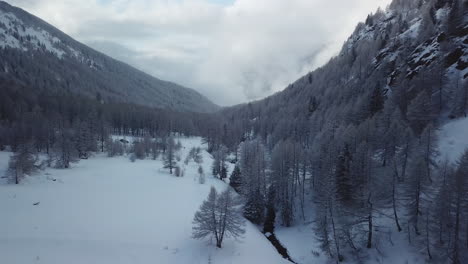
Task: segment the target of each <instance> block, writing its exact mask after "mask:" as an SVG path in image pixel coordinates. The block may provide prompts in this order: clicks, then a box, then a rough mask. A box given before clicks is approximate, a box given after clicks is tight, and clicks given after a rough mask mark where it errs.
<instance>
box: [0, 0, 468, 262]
mask: <svg viewBox="0 0 468 264" xmlns="http://www.w3.org/2000/svg"><path fill="white" fill-rule="evenodd" d="M37 1H38V2H37V6H35V7H40V6H41V5H42V7H47V8H39V9H34V8H33V7H32V6H31V5H32V4H31V3H32V2H33V1H19V2H17V3H20V2H21V4H22V6H23V5H24V6H26V7H30V8H31V9H32V10H38V12H39V11H40V10H42V9H44V10H48V8H52V9H53V7H54V6H53V5H47V4H44V2H43V1H54V0H37ZM269 1H270V0H268V5H266V4H265V3H263V6H262V4H260V6H259V7H261V8H258V10H257V11H258V12H260V13H261V14H263V15H267V14H265V13H262V12H264V11H265V9H266V8H267V7H268V6H269V5H270V2H269ZM334 1H335V0H334ZM340 1H345V2H346V3H347V4H350V3H351V4H350V6H353V5H354V6H356V7H358V8H362V6H361V5H360V4H356V3H358V2H359V1H358V0H352V1H351V0H349V1H348V0H336V3H338V2H340ZM11 2H13V1H11ZM94 2H96V3H95V4H96V5H95V8H96V9H99V8H100V7H102V6H107V5H110V6H113V5H114V4H115V5H116V6H114V7H115V8H114V9H113V12H114V13H112V12H111V13H106V14H108V15H114V17H113V19H114V21H111V20H108V21H107V24H106V23H104V26H103V29H101V28H100V29H99V30H102V31H97V32H98V33H96V34H97V35H98V37H101V35H100V34H102V35H105V34H103V32H104V31H105V29H104V28H107V29H108V30H109V31H111V32H114V31H116V32H117V33H118V35H119V36H120V35H121V33H122V32H124V31H126V33H132V34H129V35H128V36H126V37H127V38H128V39H127V40H128V43H132V44H135V43H138V47H140V44H141V50H139V51H138V52H135V54H137V55H138V56H140V55H141V56H142V59H143V60H145V58H146V59H151V61H153V62H154V63H155V68H158V66H160V65H166V66H167V65H170V66H168V67H169V68H170V69H167V71H171V70H173V71H174V74H172V75H171V76H177V78H176V80H181V81H182V79H183V77H182V76H183V74H182V72H184V71H186V70H187V69H188V68H185V67H186V66H187V65H188V64H191V63H192V64H196V65H197V66H199V67H200V68H203V71H201V72H203V73H206V72H205V71H206V69H208V68H210V67H211V66H213V65H211V64H210V63H208V62H207V61H205V55H207V54H203V53H198V52H199V50H198V49H201V48H206V47H211V46H210V45H212V43H210V42H211V41H210V39H207V38H203V37H200V36H203V34H202V35H197V34H199V33H200V32H201V31H205V29H207V30H208V29H209V30H213V31H209V32H216V33H212V34H220V35H221V36H217V37H221V38H223V37H224V36H225V35H224V34H226V35H230V34H232V33H233V32H236V27H234V26H235V25H237V24H236V23H240V24H244V23H245V24H248V23H249V22H248V20H246V21H241V22H239V20H237V19H239V18H238V17H237V15H240V14H241V13H242V12H237V11H236V9H235V7H236V6H238V5H240V4H244V5H245V4H246V1H241V0H236V1H234V2H233V3H230V4H225V3H223V4H221V3H217V4H214V3H211V0H197V1H187V0H182V1H174V3H175V2H177V4H174V5H172V4H171V5H170V12H169V11H168V12H167V14H159V15H160V16H161V17H160V16H153V14H152V13H151V16H149V17H151V18H149V17H145V15H146V16H148V14H150V13H146V12H135V13H130V15H128V13H126V11H128V10H125V8H124V7H127V8H129V9H131V8H136V6H138V5H137V4H135V6H131V7H130V6H128V5H129V3H130V2H129V1H116V2H119V4H118V5H117V4H116V3H114V1H93V3H94ZM150 2H151V1H150ZM162 2H164V4H161V5H162V6H161V7H167V6H166V5H169V4H168V3H169V1H161V3H162ZM166 2H167V3H166ZM207 2H209V3H207ZM248 2H249V3H252V5H254V4H258V3H261V1H260V0H257V1H250V0H249V1H248ZM271 2H274V3H277V4H280V5H279V6H281V7H288V8H289V7H290V8H291V13H294V8H292V7H293V6H295V7H296V8H297V6H296V5H294V4H292V3H293V2H294V3H295V4H297V3H299V2H300V4H301V5H305V4H306V2H309V1H294V0H275V1H271ZM310 2H314V3H318V2H320V1H319V0H310ZM132 3H133V2H132ZM142 3H144V4H142ZM158 3H159V2H158ZM341 3H344V2H341ZM29 4H31V5H29ZM140 4H141V6H140V7H139V8H143V9H145V10H146V9H147V8H148V9H149V7H147V6H150V4H149V2H148V1H143V0H142V1H141V3H140ZM185 4H190V5H189V6H188V7H185V8H187V9H188V10H189V11H190V12H189V13H190V14H191V15H190V16H189V17H188V18H187V19H189V20H187V21H185V20H184V19H185V16H182V15H181V16H179V12H178V11H180V10H179V9H178V8H180V5H185ZM191 4H194V5H195V6H191ZM204 4H207V5H208V6H209V8H206V9H204V8H202V9H203V10H204V11H206V12H208V13H209V14H212V13H211V12H213V14H214V13H216V12H220V13H217V15H214V17H215V18H213V17H211V18H210V19H206V17H204V16H206V15H207V14H206V13H205V12H201V13H200V14H198V12H194V10H198V9H197V8H196V7H200V6H198V5H201V6H204ZM271 5H274V4H271ZM61 7H62V8H64V10H69V11H70V9H68V7H67V6H66V5H64V6H61ZM151 7H153V8H154V9H158V8H155V6H154V5H151ZM158 7H160V6H158ZM307 7H308V8H311V10H312V9H314V8H315V6H313V5H312V6H307ZM251 8H252V7H251V6H249V5H247V9H246V10H249V12H250V11H252V10H253V9H251ZM283 9H284V8H281V10H283ZM299 9H301V8H299ZM331 9H333V8H331ZM331 9H330V10H331ZM27 10H30V9H27ZM184 10H185V9H184ZM330 10H328V9H327V8H323V12H332V11H333V10H331V11H330ZM173 11H174V12H173ZM186 11H187V10H186ZM257 11H255V12H257ZM296 11H298V9H296ZM321 11H322V10H321ZM349 11H350V12H351V11H352V10H351V9H350V10H349ZM50 12H51V14H53V13H54V12H53V11H50ZM70 12H71V11H70ZM86 12H94V10H93V11H91V10H87V11H86ZM95 12H96V13H93V14H90V16H91V15H94V18H96V21H94V20H92V19H90V21H87V22H88V23H90V24H88V26H89V25H92V26H93V25H94V23H97V20H99V19H100V18H102V15H101V14H100V13H99V11H95ZM255 12H254V13H255ZM247 13H248V12H247ZM273 13H274V14H275V19H277V18H276V13H278V11H276V12H273ZM332 13H333V12H332ZM48 14H49V13H48ZM55 14H57V12H56V13H55ZM96 14H99V15H98V16H96ZM124 14H126V15H124ZM136 14H138V15H136ZM213 14H212V15H213ZM233 14H234V15H235V16H234V17H236V19H233V18H232V19H233V20H232V21H231V20H230V19H220V17H223V16H222V15H233ZM333 14H334V13H333ZM65 15H66V14H65ZM140 15H141V16H142V17H141V20H139V23H140V24H138V23H136V20H135V17H136V16H140ZM166 15H167V16H171V15H176V17H177V18H176V19H174V21H175V22H174V21H172V20H165V19H164V16H166ZM270 15H271V14H270ZM154 17H156V19H155V20H152V19H154ZM182 17H183V18H184V19H182ZM44 18H45V19H46V18H47V16H44ZM255 18H256V19H257V18H260V16H258V17H255ZM80 19H81V18H80ZM158 19H160V20H158ZM190 19H193V21H192V20H190ZM217 19H220V20H222V21H223V22H225V23H227V24H228V25H226V24H223V23H219V25H216V27H214V29H213V28H212V26H211V25H212V24H217V23H213V21H218V20H217ZM293 20H294V19H293ZM57 21H60V19H58V20H54V22H57ZM67 21H68V20H67ZM109 21H111V22H110V23H109ZM188 21H190V22H188ZM207 21H208V22H207ZM235 21H237V22H235ZM363 21H364V22H361V23H358V24H357V26H356V28H355V30H354V31H353V32H352V34H350V36H349V37H348V38H347V40H346V41H344V45H343V46H342V48H341V50H340V51H339V52H337V53H336V56H334V57H331V58H330V60H329V61H328V62H327V63H326V64H324V65H323V66H321V67H319V68H317V69H315V70H314V69H310V72H308V73H307V74H305V75H303V76H302V77H300V78H299V79H297V80H295V81H294V80H289V81H292V82H291V83H290V84H289V85H288V86H287V87H285V88H284V90H282V91H279V92H276V93H273V91H274V90H273V89H272V87H269V86H270V81H269V80H263V82H262V83H265V85H264V86H265V87H264V88H263V90H265V92H267V91H271V95H270V96H268V97H266V98H264V99H261V100H256V101H250V102H246V103H241V104H238V105H234V106H226V107H219V106H218V105H216V104H215V103H213V102H211V101H210V100H208V99H207V98H206V97H205V96H203V95H202V94H200V93H199V92H197V91H195V90H192V89H189V88H185V87H183V86H181V85H178V84H175V83H172V82H168V81H162V80H160V79H157V78H156V77H153V76H151V75H148V74H146V73H144V72H142V71H140V70H138V69H136V68H133V67H131V66H129V65H127V64H125V63H124V62H120V61H117V60H115V59H112V58H111V57H109V56H107V55H105V54H103V53H100V52H98V51H95V50H93V49H92V48H90V47H88V46H86V45H84V44H82V43H80V42H78V41H76V40H74V39H73V38H71V37H69V36H68V35H66V34H65V33H64V32H62V31H60V30H59V29H58V28H55V27H54V26H52V25H50V24H48V23H47V22H45V21H43V20H41V19H40V18H38V17H35V16H34V15H32V14H30V13H28V12H26V11H24V10H23V9H20V8H17V7H14V6H12V5H10V4H8V3H6V2H4V1H1V0H0V264H3V263H5V264H30V263H45V264H62V263H71V264H73V263H76V264H81V263H96V264H107V263H109V264H111V263H112V264H114V263H122V264H127V263H142V264H147V263H161V264H166V263H168V264H185V263H187V264H192V263H194V264H199V263H200V264H202V263H208V264H231V263H232V264H238V263H239V264H243V263H247V264H250V263H252V264H283V263H296V264H332V263H333V264H336V263H346V264H426V263H430V264H464V263H468V221H467V219H468V117H467V116H468V1H466V0H392V1H389V5H388V6H387V7H382V8H379V9H377V11H376V12H375V13H371V14H370V15H368V16H367V19H365V20H363ZM293 22H294V21H290V20H288V19H286V20H285V21H284V25H282V26H284V27H285V30H286V32H288V34H286V35H289V32H291V34H292V35H296V33H297V32H298V31H299V30H297V28H295V27H293V26H291V24H290V23H292V24H294V23H293ZM325 22H326V23H329V22H330V21H329V20H326V21H325V20H324V23H325ZM80 23H81V20H79V23H77V24H76V25H75V26H77V27H79V24H80ZM134 23H136V24H134ZM151 23H157V24H158V23H160V24H158V25H159V26H160V28H157V29H156V30H153V29H151V30H148V31H147V32H146V31H144V32H143V34H142V35H138V34H135V35H133V33H136V32H133V31H138V32H139V30H140V27H144V28H145V29H148V27H150V26H149V25H151ZM167 23H169V24H171V23H175V24H171V25H172V26H169V24H167ZM179 23H181V24H179ZM197 23H202V25H204V26H200V25H199V24H197ZM203 23H208V24H210V26H207V25H205V24H203ZM192 24H193V25H192ZM267 24H268V23H267ZM197 25H198V26H200V28H203V30H199V28H197V29H196V30H194V29H195V28H192V27H196V26H197ZM126 26H128V28H126ZM231 26H232V27H231ZM237 26H238V25H237ZM248 26H249V29H250V28H251V29H252V30H253V29H255V30H260V31H262V30H265V31H269V30H271V29H270V28H268V27H266V28H262V27H261V24H260V25H256V24H255V25H248ZM254 26H256V28H254ZM315 26H317V25H311V28H310V32H302V31H303V30H300V31H301V32H300V34H308V35H311V36H314V37H315V34H316V33H317V32H318V31H316V30H317V29H316V28H314V27H315ZM120 27H122V28H120ZM218 27H219V28H218ZM317 27H320V28H321V26H320V25H319V26H317ZM93 28H94V26H93ZM162 28H163V29H164V30H160V29H162ZM336 28H342V27H341V25H336ZM121 30H122V32H120V31H121ZM158 30H160V31H158ZM166 30H167V31H168V32H169V33H170V34H169V33H168V35H171V36H172V32H173V31H172V30H175V31H177V32H179V31H178V30H182V31H183V32H188V35H183V36H181V35H177V34H175V35H176V43H177V44H174V43H173V42H167V43H166V42H165V41H166V40H167V39H164V38H163V37H161V36H162V35H161V36H160V35H159V34H163V33H167V32H163V31H166ZM129 31H132V32H129ZM319 31H320V30H319ZM221 32H222V34H221ZM274 32H276V31H274ZM293 32H294V34H293ZM140 33H141V32H140ZM270 33H271V32H270ZM75 34H77V35H78V36H79V35H80V34H78V33H76V32H75ZM151 34H154V35H157V36H156V37H161V38H162V39H158V40H160V42H161V43H160V42H159V41H158V44H161V45H162V46H158V47H157V48H154V47H153V44H154V43H151V42H150V41H149V40H148V39H149V38H148V37H149V35H151ZM122 35H124V34H122ZM273 35H275V34H273ZM194 36H195V38H192V37H194ZM267 36H270V35H269V34H266V35H265V36H264V35H262V34H247V36H244V37H245V38H246V39H244V40H243V41H245V43H244V42H242V41H240V43H237V42H236V43H230V44H229V45H227V47H223V52H221V53H222V54H221V53H220V54H217V52H218V51H216V52H214V54H215V55H217V57H221V56H224V52H225V53H230V54H229V55H234V56H233V57H236V56H237V53H238V52H240V53H239V54H244V53H242V52H245V50H248V48H249V46H255V45H254V44H252V45H251V43H256V41H253V39H256V38H259V39H261V41H260V43H268V45H275V43H274V41H272V40H270V39H269V38H268V37H267ZM317 36H319V35H317ZM316 38H317V39H320V37H316ZM103 39H104V38H103ZM156 39H157V38H156ZM272 39H274V38H272ZM190 40H191V41H190ZM104 41H105V39H104ZM145 41H146V42H145ZM251 41H252V42H251ZM287 41H294V40H292V39H291V40H289V39H288V40H287ZM114 44H115V43H114ZM179 44H181V45H180V46H179ZM129 45H130V44H129ZM326 45H327V44H326V43H323V46H326ZM319 46H320V45H319ZM145 48H146V49H148V50H146V51H147V52H148V53H145V52H146V51H145V52H142V50H144V49H145ZM172 48H173V49H172ZM264 48H265V50H267V51H268V50H269V47H267V45H265V47H264ZM325 49H326V48H325ZM123 50H125V49H123ZM271 50H272V52H271V53H272V54H273V53H275V55H279V56H283V55H284V54H278V52H273V51H275V49H271ZM140 51H141V53H139V52H140ZM210 52H211V51H210ZM267 53H268V52H267ZM292 53H295V52H292ZM309 53H310V52H309ZM312 53H313V54H315V53H316V51H314V52H312ZM319 53H320V52H319ZM135 54H128V55H129V56H130V55H132V56H137V55H135ZM317 54H318V53H317ZM211 55H213V54H211ZM244 55H245V54H244ZM257 55H258V54H254V53H253V54H251V58H250V56H249V58H248V59H249V60H251V62H249V63H245V64H249V68H250V67H251V65H253V66H252V67H254V68H256V67H261V66H262V65H264V64H263V63H260V62H259V63H258V65H257V64H256V63H257V61H256V60H257V59H261V57H262V56H263V55H262V56H260V55H258V56H257ZM270 55H271V54H270ZM270 55H268V56H270ZM296 55H297V56H298V57H301V58H300V59H298V60H301V61H302V60H304V58H302V57H303V56H302V55H301V56H299V55H300V52H297V54H296ZM296 55H295V56H296ZM145 56H147V57H145ZM158 56H162V57H158ZM268 56H267V57H268ZM284 56H287V55H284ZM314 56H320V54H319V55H313V56H312V57H314ZM144 57H145V58H144ZM123 58H125V56H123ZM161 58H163V59H162V60H164V61H158V60H159V59H161ZM169 58H170V59H169ZM182 58H189V59H182ZM226 58H229V56H226ZM165 59H167V60H168V61H165ZM175 59H177V60H178V62H177V63H175V62H174V61H173V60H175ZM314 60H315V59H314ZM169 61H170V62H169ZM240 61H241V62H239V63H240V64H243V61H242V60H240ZM260 61H261V60H260ZM159 63H161V64H159ZM234 63H235V62H233V64H234ZM278 63H281V62H280V61H278ZM250 64H251V65H250ZM304 65H308V64H307V63H305V64H304ZM232 66H233V67H232V71H233V76H235V75H237V74H239V75H243V78H245V79H246V81H243V82H242V85H239V86H236V85H237V84H236V82H234V81H233V82H231V81H232V80H231V79H230V78H234V77H233V76H218V75H221V74H220V72H222V71H220V72H218V71H217V69H213V70H211V71H209V74H206V75H207V76H205V75H202V76H198V75H197V76H196V73H190V74H193V76H191V77H193V78H195V79H194V80H196V78H200V79H203V81H207V83H210V84H211V85H212V86H213V87H216V89H219V90H220V91H222V92H221V94H223V96H226V97H227V96H231V92H233V91H230V90H229V89H230V88H229V87H231V88H232V87H236V89H239V90H243V92H244V93H245V94H246V95H247V94H255V91H254V90H255V89H256V88H255V89H253V90H250V88H252V87H250V86H255V87H256V86H257V84H258V83H260V82H258V80H257V78H260V77H261V78H263V75H262V76H255V73H250V72H249V71H244V72H243V71H241V70H238V69H237V70H236V69H235V67H234V65H232ZM264 66H265V65H264ZM280 66H282V67H284V68H288V67H290V65H288V64H287V63H285V65H280ZM205 67H207V68H205ZM307 67H308V66H307ZM214 68H217V67H214ZM228 68H229V67H228ZM265 68H266V69H265V70H264V71H265V72H267V71H269V69H270V68H269V67H268V66H265ZM280 68H281V67H280ZM271 69H273V70H272V71H273V73H271V74H273V75H274V74H277V73H275V72H274V69H276V67H272V68H271ZM156 70H159V69H156ZM228 70H230V69H228ZM237 71H239V72H240V73H239V72H237ZM301 72H303V73H305V72H307V71H303V70H302V69H301ZM197 73H199V72H197ZM179 74H180V75H179ZM301 74H302V73H301ZM228 75H229V74H228ZM234 79H235V78H234ZM199 81H202V80H199ZM218 81H219V82H218ZM194 83H196V81H194ZM226 83H230V84H232V86H229V85H223V84H226ZM200 89H201V88H200ZM210 89H211V88H210ZM201 90H203V89H201ZM218 92H219V91H217V92H216V93H218ZM213 94H215V93H213ZM232 94H234V93H232ZM220 101H221V100H220Z"/></svg>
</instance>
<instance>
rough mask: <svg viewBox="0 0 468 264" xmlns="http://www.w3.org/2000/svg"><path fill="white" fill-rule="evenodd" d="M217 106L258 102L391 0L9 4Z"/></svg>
mask: <svg viewBox="0 0 468 264" xmlns="http://www.w3.org/2000/svg"><path fill="white" fill-rule="evenodd" d="M7 2H9V3H10V4H12V5H16V6H19V7H21V8H23V9H25V10H27V11H28V12H30V13H32V14H34V15H36V16H39V17H40V18H42V19H44V20H46V21H47V22H49V23H51V24H52V25H54V26H56V27H58V28H59V29H60V30H62V31H64V32H65V33H67V34H69V35H70V36H72V37H74V38H75V39H77V40H79V41H81V42H84V43H85V44H88V45H90V46H91V47H93V48H95V49H97V50H99V51H102V52H104V53H106V54H108V55H110V56H112V57H114V58H117V59H119V60H122V61H124V62H127V63H129V64H131V65H133V66H135V67H137V68H139V69H142V70H144V71H145V72H147V73H150V74H152V75H154V76H155V77H158V78H160V79H163V80H168V81H173V82H176V83H179V84H182V85H184V86H187V87H190V88H194V89H195V90H197V91H199V92H201V93H202V94H204V95H206V96H207V97H208V98H209V99H211V100H212V101H213V102H215V103H217V104H220V105H232V104H237V103H241V102H246V101H249V100H254V99H259V98H263V97H265V96H267V95H270V94H272V93H274V92H277V91H280V90H281V89H284V87H286V86H287V85H288V84H289V83H292V82H293V81H294V80H296V79H297V78H299V77H300V76H302V75H303V74H305V73H307V72H309V71H311V70H313V69H314V68H316V67H317V66H320V65H322V64H323V63H325V62H326V61H327V60H328V59H329V58H330V57H331V56H333V55H335V54H336V53H337V52H338V51H339V49H340V48H341V45H342V44H343V42H344V41H345V40H346V38H347V37H348V36H349V35H350V34H351V33H352V31H353V29H354V27H355V26H356V24H357V23H358V22H359V21H363V20H364V19H365V18H366V16H367V14H369V13H371V12H375V10H377V8H378V7H379V6H380V7H385V6H386V5H387V4H389V3H390V0H7Z"/></svg>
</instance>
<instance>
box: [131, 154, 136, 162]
mask: <svg viewBox="0 0 468 264" xmlns="http://www.w3.org/2000/svg"><path fill="white" fill-rule="evenodd" d="M136 159H137V157H136V155H135V153H132V154H130V161H131V162H135V161H136Z"/></svg>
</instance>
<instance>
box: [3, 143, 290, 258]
mask: <svg viewBox="0 0 468 264" xmlns="http://www.w3.org/2000/svg"><path fill="white" fill-rule="evenodd" d="M180 140H181V142H182V145H183V149H182V150H181V151H180V152H179V155H180V157H181V162H179V164H181V166H182V167H184V166H185V164H183V160H184V159H185V156H186V155H187V153H188V152H189V151H190V148H191V147H194V146H200V145H201V139H200V138H181V139H180ZM8 155H9V153H6V152H1V153H0V166H1V167H0V170H4V169H5V168H6V166H7V164H8ZM203 161H204V163H203V167H204V171H205V174H206V175H207V177H206V183H205V184H203V185H202V184H199V183H198V172H197V169H198V165H197V164H195V163H194V162H193V161H191V162H190V163H189V164H188V165H187V166H185V168H184V169H185V176H184V177H180V178H177V177H175V176H172V175H169V173H168V172H167V170H165V169H162V167H163V164H162V161H161V158H159V159H158V160H156V161H154V160H151V159H147V160H137V161H136V162H134V163H132V162H130V161H129V159H128V157H125V156H124V157H114V158H108V157H106V156H105V155H104V154H97V155H96V156H94V157H92V158H90V159H88V160H81V161H80V162H79V163H75V164H73V167H72V169H68V170H57V169H47V170H45V171H42V172H40V173H39V174H38V175H35V176H32V177H28V178H27V179H26V180H25V181H23V183H22V184H20V185H0V212H2V216H1V217H0V256H1V257H0V259H1V261H0V263H8V264H23V263H25V264H26V263H47V264H54V263H57V264H62V263H87V264H91V263H100V264H105V263H112V264H116V263H209V259H210V260H211V263H288V262H286V261H285V260H283V259H282V258H281V256H280V255H279V254H278V253H277V252H276V250H275V249H274V248H273V246H272V245H271V244H270V243H269V242H268V241H267V239H266V238H265V237H264V236H263V235H262V234H261V233H260V232H259V231H258V229H257V228H256V227H255V226H253V225H252V224H250V223H247V226H246V234H245V235H244V237H243V238H242V239H241V240H233V239H231V238H229V239H226V240H225V242H224V244H223V248H222V249H216V248H215V246H214V245H213V244H212V243H210V241H209V240H205V241H202V240H194V239H192V238H191V232H192V219H193V216H194V214H195V212H196V211H197V210H198V208H199V206H200V205H201V203H202V201H203V200H204V199H206V197H207V195H208V192H209V189H210V187H211V186H215V187H216V188H217V189H218V190H222V189H224V188H226V184H225V183H223V182H221V181H219V180H217V179H215V178H213V177H211V176H210V175H209V174H210V173H209V172H210V166H211V162H212V159H211V157H210V155H209V154H208V153H207V152H206V151H203ZM54 180H55V181H54ZM37 202H39V204H38V205H33V204H34V203H37Z"/></svg>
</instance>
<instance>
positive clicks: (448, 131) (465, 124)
mask: <svg viewBox="0 0 468 264" xmlns="http://www.w3.org/2000/svg"><path fill="white" fill-rule="evenodd" d="M467 148H468V118H461V119H457V120H455V121H452V122H449V123H447V124H445V125H444V126H442V127H441V129H440V131H439V152H440V160H441V161H444V160H446V159H447V160H448V161H450V162H456V161H457V160H458V159H459V158H460V157H461V155H462V154H463V152H464V151H465V150H466V149H467Z"/></svg>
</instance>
